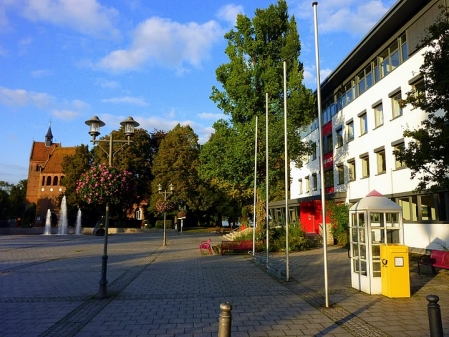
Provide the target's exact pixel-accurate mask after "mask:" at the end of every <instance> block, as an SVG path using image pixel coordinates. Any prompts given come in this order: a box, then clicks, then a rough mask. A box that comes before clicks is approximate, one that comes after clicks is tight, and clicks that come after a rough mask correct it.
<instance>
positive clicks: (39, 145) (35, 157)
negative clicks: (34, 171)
mask: <svg viewBox="0 0 449 337" xmlns="http://www.w3.org/2000/svg"><path fill="white" fill-rule="evenodd" d="M60 146H61V144H59V143H53V144H51V145H50V146H47V145H45V142H36V141H33V145H32V146H31V154H30V161H40V162H46V161H47V160H48V157H49V156H50V155H51V154H52V153H53V152H54V150H55V148H57V147H60Z"/></svg>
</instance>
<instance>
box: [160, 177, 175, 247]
mask: <svg viewBox="0 0 449 337" xmlns="http://www.w3.org/2000/svg"><path fill="white" fill-rule="evenodd" d="M157 190H158V192H159V194H162V195H163V196H164V201H167V195H171V194H172V193H173V184H170V191H167V190H164V191H162V185H161V184H158V185H157ZM166 219H167V212H166V211H165V210H164V239H163V241H162V246H164V247H165V246H166V245H167V236H166V228H167V227H166V225H165V221H166Z"/></svg>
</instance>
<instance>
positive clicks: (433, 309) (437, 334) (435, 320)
mask: <svg viewBox="0 0 449 337" xmlns="http://www.w3.org/2000/svg"><path fill="white" fill-rule="evenodd" d="M426 299H427V301H428V302H429V304H427V312H428V314H429V327H430V337H443V323H442V322H441V311H440V305H439V304H438V301H439V300H440V298H439V297H438V296H437V295H427V297H426Z"/></svg>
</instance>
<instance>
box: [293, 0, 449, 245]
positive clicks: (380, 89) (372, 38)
mask: <svg viewBox="0 0 449 337" xmlns="http://www.w3.org/2000/svg"><path fill="white" fill-rule="evenodd" d="M444 5H445V1H444V0H437V1H436V0H430V1H429V0H420V1H416V0H399V1H397V2H396V3H395V4H394V5H393V7H392V8H391V9H390V10H389V11H388V12H387V13H386V14H385V15H384V17H383V18H382V19H381V20H380V21H379V22H378V23H377V24H376V25H375V26H374V27H373V28H372V29H371V31H370V32H369V33H368V34H367V35H366V36H365V37H364V38H363V39H362V40H361V41H360V43H359V44H358V45H357V46H356V47H355V49H354V50H353V51H352V52H351V53H350V54H349V55H348V56H347V57H346V58H345V59H344V60H343V62H342V63H341V64H340V65H339V66H338V67H337V68H336V69H335V70H334V71H333V72H332V73H331V74H330V75H329V76H328V77H327V78H326V79H325V80H324V81H323V82H322V84H321V97H322V102H321V103H322V104H321V106H322V118H321V120H322V127H321V131H322V132H321V135H320V134H319V128H318V120H316V121H315V122H314V123H312V124H311V125H309V126H308V127H307V128H306V129H305V130H304V132H303V135H302V136H303V140H304V141H307V142H311V143H312V144H315V146H314V148H315V151H314V153H312V155H310V156H309V157H307V158H305V160H304V165H303V167H302V168H300V169H298V168H295V167H294V165H292V166H291V185H290V193H291V194H290V197H291V199H296V200H298V203H299V208H300V221H301V224H302V226H303V227H304V229H305V231H306V232H317V231H318V230H319V226H318V224H319V223H322V219H321V215H320V213H321V201H320V199H321V197H320V195H321V192H322V191H321V188H320V185H321V184H320V179H324V186H325V191H324V192H325V194H326V199H334V200H336V201H338V202H345V203H349V204H354V203H356V202H357V201H358V200H360V199H361V198H363V197H364V196H366V195H367V194H369V193H370V192H371V191H373V190H376V191H378V192H379V193H381V194H382V195H384V196H386V197H387V198H390V199H391V200H393V201H394V202H396V203H397V204H399V205H400V206H401V207H402V210H403V211H402V212H403V222H404V225H403V226H404V240H403V241H404V242H403V243H404V244H406V245H408V246H410V247H416V248H420V249H435V248H437V249H438V247H439V246H440V245H441V243H442V242H449V221H448V220H449V214H448V213H449V212H448V210H449V207H448V206H449V194H448V192H441V193H437V194H417V193H415V192H414V190H415V188H416V187H417V180H416V179H411V172H410V169H408V168H407V167H405V165H404V163H402V162H400V161H398V160H396V158H395V156H394V155H393V151H394V150H395V149H399V148H401V147H404V146H407V144H408V142H409V139H406V138H404V137H403V131H404V130H405V129H407V128H410V129H413V128H416V127H419V126H420V124H421V121H422V120H423V119H425V118H426V113H425V112H423V111H419V110H412V109H411V107H409V106H407V107H405V108H401V106H400V104H399V102H400V100H401V99H403V98H405V93H406V92H409V91H410V90H411V89H416V90H421V89H422V88H423V79H422V77H421V76H420V74H419V68H420V66H421V65H422V63H423V52H424V50H423V49H420V48H418V47H417V46H418V44H419V41H420V40H421V39H422V38H423V37H424V35H425V28H426V27H428V26H429V25H430V24H432V23H433V22H435V19H436V18H437V16H438V15H439V13H440V12H441V8H440V6H444ZM320 138H321V144H322V147H323V148H322V150H323V151H322V152H323V166H324V172H320V158H319V157H320V153H321V151H320V148H319V146H320ZM439 248H440V249H441V247H439Z"/></svg>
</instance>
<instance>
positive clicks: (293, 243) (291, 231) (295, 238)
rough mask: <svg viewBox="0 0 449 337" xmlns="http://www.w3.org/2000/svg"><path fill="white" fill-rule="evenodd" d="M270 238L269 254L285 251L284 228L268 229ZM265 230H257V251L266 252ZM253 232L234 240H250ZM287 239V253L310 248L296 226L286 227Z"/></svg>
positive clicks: (308, 242)
mask: <svg viewBox="0 0 449 337" xmlns="http://www.w3.org/2000/svg"><path fill="white" fill-rule="evenodd" d="M268 235H269V237H270V242H269V249H270V251H271V252H284V251H285V237H286V233H285V227H275V228H270V229H269V231H268ZM265 237H266V230H265V229H262V228H260V229H258V230H257V231H256V246H257V249H258V250H259V251H264V250H266V242H265ZM252 239H253V232H252V231H248V232H247V233H244V234H241V235H239V236H238V237H237V238H236V240H238V241H243V240H252ZM288 239H289V251H301V250H306V249H308V248H310V241H309V240H307V238H306V235H305V233H304V232H303V231H302V229H301V227H300V226H299V225H296V224H290V225H289V227H288Z"/></svg>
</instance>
